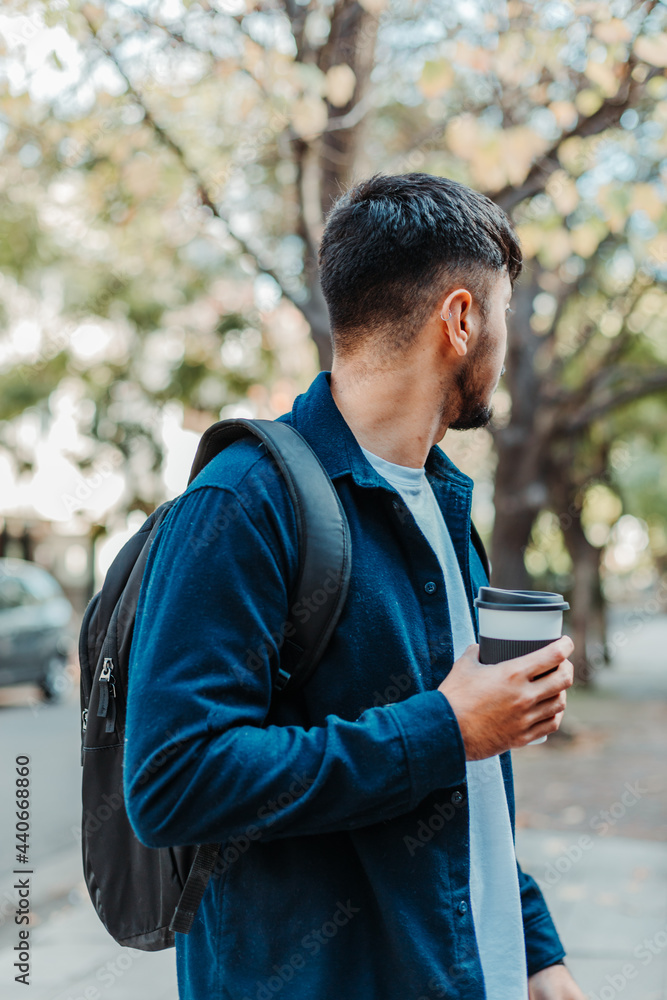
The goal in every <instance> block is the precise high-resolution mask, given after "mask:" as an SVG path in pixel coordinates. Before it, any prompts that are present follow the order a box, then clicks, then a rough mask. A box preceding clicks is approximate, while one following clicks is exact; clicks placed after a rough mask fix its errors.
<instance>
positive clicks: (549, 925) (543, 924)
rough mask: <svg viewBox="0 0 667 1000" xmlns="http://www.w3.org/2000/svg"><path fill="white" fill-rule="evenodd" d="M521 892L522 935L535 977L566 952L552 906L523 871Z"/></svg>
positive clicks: (528, 964) (527, 959) (520, 871)
mask: <svg viewBox="0 0 667 1000" xmlns="http://www.w3.org/2000/svg"><path fill="white" fill-rule="evenodd" d="M517 868H518V871H519V889H520V892H521V909H522V913H523V932H524V938H525V942H526V962H527V966H528V975H529V976H532V975H534V974H535V973H536V972H540V971H541V970H542V969H546V968H547V966H549V965H556V964H557V963H558V962H560V960H561V959H562V958H564V956H565V954H566V952H565V949H564V948H563V945H562V943H561V940H560V938H559V936H558V932H557V930H556V926H555V924H554V922H553V919H552V917H551V914H550V913H549V907H548V906H547V904H546V900H545V899H544V896H543V895H542V891H541V890H540V888H539V886H538V884H537V882H536V881H535V879H534V878H533V877H532V875H528V874H527V873H526V872H524V871H523V870H522V868H521V865H520V864H519V863H518V861H517Z"/></svg>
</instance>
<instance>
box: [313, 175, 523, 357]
mask: <svg viewBox="0 0 667 1000" xmlns="http://www.w3.org/2000/svg"><path fill="white" fill-rule="evenodd" d="M318 263H319V273H320V282H321V285H322V291H323V293H324V298H325V300H326V303H327V306H328V309H329V318H330V321H331V332H332V338H333V350H334V354H335V355H337V356H340V357H344V356H345V357H346V356H350V355H353V354H355V353H356V352H357V351H358V350H359V349H360V348H361V347H366V346H368V345H369V342H371V341H372V342H373V343H374V344H375V346H376V347H377V348H378V349H380V350H381V351H383V352H387V353H390V354H393V353H397V352H398V353H400V352H402V351H405V350H406V349H407V348H409V347H410V345H411V344H412V342H413V341H414V338H415V337H416V335H417V334H418V333H419V332H420V331H421V330H422V329H423V327H424V325H425V323H426V321H427V320H428V318H429V316H430V315H431V314H432V312H433V310H434V309H436V307H438V305H439V304H441V299H442V298H443V291H446V289H445V288H444V287H443V286H444V285H448V286H449V288H450V289H451V288H455V287H457V285H463V286H464V287H466V288H468V290H469V291H470V293H471V295H472V296H473V298H474V300H475V301H476V302H477V305H478V306H479V308H480V311H481V313H482V316H484V315H485V312H486V299H487V293H488V286H489V284H490V281H492V280H493V279H494V278H495V277H496V276H497V275H498V274H499V272H500V271H502V270H503V269H504V268H506V269H507V273H508V275H509V278H510V281H511V283H512V285H514V281H515V279H516V278H517V276H518V275H519V273H520V272H521V267H522V258H521V248H520V245H519V241H518V239H517V237H516V234H515V232H514V230H513V228H512V224H511V222H510V220H509V219H508V217H507V215H506V214H505V212H503V210H502V209H501V208H499V207H498V205H496V204H495V202H493V201H491V199H490V198H487V197H486V195H483V194H480V193H479V192H478V191H474V190H473V189H472V188H469V187H466V185H465V184H459V183H458V182H457V181H452V180H449V178H447V177H435V176H432V175H431V174H422V173H412V174H396V175H386V174H385V175H383V174H375V175H374V176H373V177H371V178H370V179H368V180H365V181H362V182H361V183H359V184H357V185H356V186H355V187H353V188H351V189H350V190H349V191H347V192H346V193H345V194H343V195H342V196H341V197H340V198H339V199H338V200H337V201H336V202H335V204H334V205H333V206H332V208H331V210H330V212H329V213H328V215H327V219H326V226H325V229H324V234H323V236H322V241H321V244H320V249H319V257H318Z"/></svg>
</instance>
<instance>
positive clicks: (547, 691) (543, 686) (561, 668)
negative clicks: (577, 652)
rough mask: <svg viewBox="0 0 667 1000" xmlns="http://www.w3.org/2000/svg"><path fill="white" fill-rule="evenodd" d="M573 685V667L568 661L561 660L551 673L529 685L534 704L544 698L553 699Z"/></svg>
mask: <svg viewBox="0 0 667 1000" xmlns="http://www.w3.org/2000/svg"><path fill="white" fill-rule="evenodd" d="M573 683H574V667H573V665H572V662H571V661H570V660H562V661H561V662H560V663H559V664H558V666H557V667H556V668H555V670H554V671H553V672H551V671H550V672H549V674H547V676H546V677H540V678H538V679H537V680H534V681H532V682H531V684H530V688H531V692H532V693H533V696H534V699H535V704H536V705H538V704H539V703H540V702H541V701H544V699H545V698H555V697H556V695H557V694H559V693H560V692H561V691H566V690H567V689H568V688H569V687H572V684H573Z"/></svg>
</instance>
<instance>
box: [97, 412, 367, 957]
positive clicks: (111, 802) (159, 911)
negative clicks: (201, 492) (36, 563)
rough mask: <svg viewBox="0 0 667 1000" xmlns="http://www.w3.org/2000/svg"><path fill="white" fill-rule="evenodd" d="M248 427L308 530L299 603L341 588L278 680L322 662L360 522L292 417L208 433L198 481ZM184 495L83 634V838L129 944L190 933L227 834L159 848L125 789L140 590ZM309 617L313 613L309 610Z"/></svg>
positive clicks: (303, 532)
mask: <svg viewBox="0 0 667 1000" xmlns="http://www.w3.org/2000/svg"><path fill="white" fill-rule="evenodd" d="M247 435H254V436H256V437H257V438H259V441H260V443H259V444H258V447H262V445H263V446H265V447H266V449H267V450H268V453H269V455H270V456H271V457H272V458H273V460H274V461H275V463H276V464H277V467H278V468H279V470H280V472H281V473H282V475H283V476H284V478H285V481H286V483H287V487H288V490H289V493H290V495H291V499H292V502H293V504H294V510H295V513H296V520H297V525H298V532H299V571H298V578H297V583H296V587H295V592H294V593H293V594H292V595H291V600H290V605H289V606H290V608H293V607H295V606H296V607H300V606H301V600H302V598H303V597H308V596H309V595H311V594H312V593H313V592H314V591H315V590H317V589H321V588H320V584H321V581H322V580H323V579H324V578H325V577H327V575H331V576H332V577H333V579H335V581H336V583H337V587H336V590H335V591H334V592H333V593H330V592H329V589H322V593H326V595H327V598H326V601H325V602H324V603H323V604H321V605H320V606H319V607H318V610H317V612H314V613H313V614H312V615H309V616H308V620H307V621H306V622H303V621H300V620H299V619H298V618H296V617H294V618H292V619H291V624H292V625H293V627H294V632H291V630H290V633H291V638H287V637H286V638H285V641H284V643H283V645H282V647H281V651H280V663H279V665H278V667H277V671H276V677H275V681H274V687H275V689H276V690H277V694H280V692H282V691H283V690H284V689H285V687H286V686H287V685H289V691H293V690H295V689H296V688H297V687H298V686H300V685H302V684H303V683H304V682H305V681H306V680H307V679H308V677H309V676H310V675H311V673H312V672H313V670H314V669H315V667H316V666H317V664H318V662H319V660H320V658H321V656H322V654H323V652H324V649H325V648H326V645H327V643H328V641H329V639H330V637H331V634H332V632H333V630H334V628H335V625H336V622H337V621H338V618H339V616H340V613H341V611H342V609H343V605H344V602H345V598H346V596H347V590H348V585H349V579H350V556H351V553H350V532H349V527H348V524H347V519H346V517H345V514H344V512H343V508H342V506H341V503H340V500H339V499H338V494H337V493H336V490H335V489H334V486H333V483H332V482H331V479H330V478H329V476H328V474H327V472H326V471H325V469H324V466H323V465H322V463H321V462H320V460H319V458H318V457H317V455H316V454H315V452H314V451H313V450H312V448H311V447H310V445H309V444H308V442H307V441H306V440H305V438H304V437H303V436H302V435H301V434H300V433H299V432H298V431H297V430H296V429H295V428H294V427H292V426H291V425H290V424H287V423H284V422H282V421H273V420H250V419H246V418H238V419H230V420H221V421H219V422H218V423H216V424H213V425H212V426H211V427H209V428H208V430H207V431H206V432H205V434H204V435H203V436H202V439H201V441H200V443H199V448H198V450H197V454H196V456H195V460H194V462H193V465H192V470H191V472H190V478H189V480H188V484H189V483H191V482H192V481H193V480H194V479H195V477H196V476H197V475H198V473H199V472H200V471H201V470H202V469H203V468H204V466H205V465H206V464H207V463H208V462H210V461H211V459H212V458H214V456H215V455H217V454H218V453H219V452H220V451H222V449H223V448H226V447H227V446H228V445H230V444H232V442H234V441H236V440H238V439H239V438H241V437H245V436H247ZM177 499H178V497H176V498H175V499H174V500H168V501H167V502H166V503H163V504H162V505H161V506H159V507H158V508H157V509H156V510H155V511H154V512H153V513H152V514H151V515H150V516H149V517H148V518H147V519H146V521H145V522H144V524H143V525H142V526H141V528H140V529H139V531H137V533H136V534H135V535H134V536H133V537H132V538H130V540H129V541H128V542H126V544H125V545H124V547H123V548H122V549H121V551H120V552H119V553H118V555H117V556H116V558H115V559H114V561H113V563H112V564H111V566H110V568H109V570H108V572H107V575H106V577H105V580H104V585H103V586H102V589H101V590H100V591H98V593H96V594H95V596H94V597H93V598H92V599H91V600H90V602H89V603H88V606H87V608H86V611H85V614H84V616H83V621H82V623H81V630H80V636H79V660H80V665H81V683H80V697H81V765H82V767H83V776H82V799H83V817H82V825H81V845H82V853H83V868H84V874H85V878H86V885H87V886H88V892H89V893H90V898H91V900H92V902H93V905H94V906H95V909H96V910H97V913H98V915H99V917H100V919H101V920H102V923H103V924H104V926H105V927H106V929H107V930H108V931H109V933H110V934H111V935H112V937H114V938H115V940H116V941H117V942H118V943H119V944H121V945H126V946H128V947H132V948H138V949H140V950H142V951H160V950H161V949H163V948H169V947H171V946H173V944H174V933H175V932H176V931H178V932H180V933H183V934H187V933H188V932H189V930H190V928H191V925H192V921H193V920H194V917H195V913H196V911H197V908H198V906H199V903H200V902H201V899H202V897H203V895H204V890H205V889H206V886H207V884H208V881H209V879H210V877H211V875H212V873H213V871H214V870H215V867H216V860H217V857H218V853H219V848H220V844H202V845H194V846H187V847H183V846H179V847H169V848H162V847H161V848H152V847H146V846H145V845H144V844H142V843H141V842H140V841H139V840H138V839H137V837H136V836H135V833H134V831H133V829H132V827H131V825H130V821H129V819H128V817H127V813H126V810H125V800H124V795H123V745H124V735H125V714H126V701H127V682H128V661H129V654H130V647H131V643H132V634H133V629H134V619H135V614H136V609H137V601H138V598H139V591H140V588H141V581H142V576H143V572H144V568H145V566H146V560H147V558H148V552H149V549H150V546H151V543H152V541H153V539H154V538H155V534H156V532H157V530H158V527H159V525H160V524H161V523H162V521H163V520H164V518H165V517H166V516H167V514H168V513H169V510H170V509H171V508H172V507H173V505H174V503H175V502H176V500H177ZM301 617H303V616H301Z"/></svg>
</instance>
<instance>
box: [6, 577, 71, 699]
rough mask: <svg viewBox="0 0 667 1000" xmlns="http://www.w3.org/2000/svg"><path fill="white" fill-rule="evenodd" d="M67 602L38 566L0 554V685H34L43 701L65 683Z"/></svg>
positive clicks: (53, 696)
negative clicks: (0, 555)
mask: <svg viewBox="0 0 667 1000" xmlns="http://www.w3.org/2000/svg"><path fill="white" fill-rule="evenodd" d="M71 618H72V605H71V604H70V602H69V601H68V600H67V598H66V597H65V595H64V594H63V591H62V589H61V587H60V584H59V583H58V581H57V580H55V579H54V578H53V577H52V576H51V574H50V573H48V572H47V571H46V570H45V569H43V568H42V567H41V566H37V565H36V564H35V563H31V562H26V561H25V560H23V559H2V558H0V686H1V687H6V686H7V685H10V684H30V683H33V684H38V685H39V687H40V688H41V689H42V691H43V693H44V697H45V698H46V700H47V701H56V700H57V699H58V698H59V696H60V695H62V694H63V693H64V691H65V690H66V689H67V687H68V686H69V681H68V678H67V675H66V670H65V668H66V666H67V660H68V656H69V653H70V651H71V649H72V647H73V637H72V633H71V631H70V628H69V626H70V621H71Z"/></svg>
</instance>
